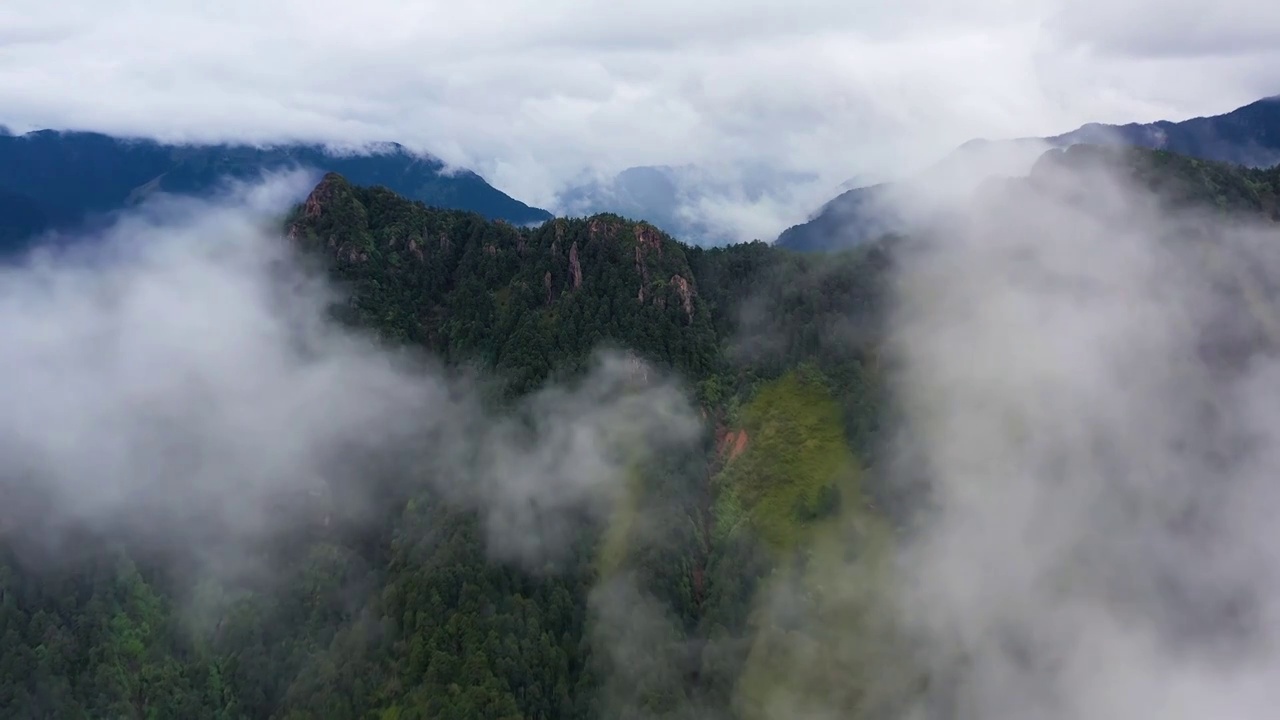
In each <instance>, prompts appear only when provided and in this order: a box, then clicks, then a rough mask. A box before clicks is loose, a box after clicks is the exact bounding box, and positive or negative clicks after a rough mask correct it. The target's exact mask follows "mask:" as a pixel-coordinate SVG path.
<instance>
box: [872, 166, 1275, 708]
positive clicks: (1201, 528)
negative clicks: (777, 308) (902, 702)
mask: <svg viewBox="0 0 1280 720" xmlns="http://www.w3.org/2000/svg"><path fill="white" fill-rule="evenodd" d="M1064 157H1065V156H1064ZM1075 157H1087V156H1075ZM1102 157H1104V156H1103V155H1097V156H1096V157H1094V159H1093V160H1088V161H1083V162H1075V161H1068V160H1067V159H1060V160H1054V159H1049V160H1046V161H1043V162H1042V165H1041V166H1040V167H1038V168H1037V171H1035V172H1033V173H1032V177H1031V179H1030V180H1027V179H1022V180H1016V181H1007V182H993V183H989V184H987V185H986V186H985V187H984V188H983V189H982V190H981V191H980V192H979V195H978V197H977V199H976V200H975V201H974V202H973V203H971V204H969V205H968V206H966V207H963V208H954V209H953V210H952V211H950V212H948V213H946V214H945V219H944V220H939V219H937V218H935V223H934V224H933V226H932V227H931V230H930V231H929V232H925V233H922V234H921V235H920V236H919V237H917V238H915V239H913V240H912V241H911V242H909V243H905V244H904V247H903V248H902V249H901V252H899V254H898V255H899V256H898V258H897V267H898V272H897V275H896V276H895V283H896V284H895V291H894V308H893V312H892V314H891V317H890V323H889V327H890V343H889V344H890V348H891V355H892V357H893V360H894V375H893V378H892V386H893V394H894V396H895V398H896V401H897V403H898V404H899V405H900V411H901V413H902V416H903V418H904V420H903V427H902V438H903V440H902V442H901V443H900V445H901V448H902V449H901V451H900V452H899V458H898V465H897V467H898V470H897V472H899V473H901V477H900V478H899V479H900V480H901V481H903V482H906V481H907V479H908V477H907V475H908V472H907V470H906V468H910V471H911V473H915V474H918V475H919V476H921V477H923V478H924V479H925V481H926V486H927V487H928V493H927V498H926V499H925V500H922V504H923V505H924V507H923V508H921V509H920V512H919V516H918V517H917V521H918V522H916V523H915V525H914V526H915V527H916V530H915V531H914V532H913V533H912V534H911V535H910V536H909V537H907V538H906V539H905V540H904V544H903V547H902V549H901V557H900V558H899V560H900V562H899V566H898V571H897V575H898V579H899V581H900V582H899V584H898V585H897V589H896V591H895V592H896V595H897V600H896V602H897V606H898V612H897V614H898V615H900V616H901V618H902V620H903V622H904V624H905V626H906V627H907V628H908V629H909V631H910V632H911V633H912V634H913V635H915V636H916V637H918V638H919V639H920V640H921V642H922V643H923V647H924V648H926V652H924V653H922V657H924V658H927V661H926V665H927V667H926V668H925V670H926V671H927V672H928V673H929V675H930V676H931V679H932V682H931V684H930V688H931V689H930V691H929V692H927V693H925V697H924V698H923V699H921V700H920V701H918V702H915V703H914V704H913V707H914V710H915V713H914V716H917V717H947V718H982V719H983V720H1004V719H1006V718H1007V719H1009V720H1013V719H1015V718H1043V719H1045V720H1080V719H1084V718H1089V719H1091V720H1093V719H1096V720H1107V719H1110V718H1115V719H1116V720H1131V719H1132V718H1137V717H1162V718H1170V719H1171V720H1179V719H1182V718H1186V719H1188V720H1190V719H1192V718H1196V719H1199V718H1209V717H1212V718H1242V719H1243V718H1264V717H1271V716H1272V715H1273V714H1274V712H1275V711H1274V708H1275V707H1276V705H1277V704H1278V703H1280V688H1277V687H1276V685H1275V683H1274V678H1275V677H1276V675H1277V672H1280V646H1278V645H1277V640H1280V637H1277V634H1276V631H1275V629H1274V628H1275V627H1276V621H1277V619H1280V618H1278V617H1277V610H1280V605H1278V604H1277V600H1280V572H1278V571H1280V559H1278V558H1280V556H1278V555H1277V554H1276V550H1277V548H1280V534H1278V532H1280V531H1278V530H1277V529H1276V524H1275V521H1274V518H1275V517H1276V512H1277V510H1280V485H1277V482H1276V480H1275V479H1276V478H1277V477H1280V455H1278V454H1277V452H1276V450H1275V448H1276V447H1280V406H1277V405H1276V403H1275V400H1276V398H1278V397H1280V364H1278V363H1277V361H1276V358H1275V353H1274V336H1273V335H1271V334H1270V330H1269V328H1270V327H1271V324H1272V323H1273V322H1274V319H1273V318H1272V316H1271V313H1272V311H1271V309H1270V304H1271V302H1272V301H1273V298H1274V291H1273V290H1272V288H1275V287H1277V284H1276V283H1277V281H1278V280H1280V257H1277V255H1276V253H1275V251H1274V248H1275V245H1274V243H1275V242H1276V240H1277V234H1276V231H1275V230H1274V229H1273V228H1271V227H1265V226H1261V225H1255V224H1251V223H1250V222H1248V221H1245V220H1237V219H1229V218H1227V217H1226V216H1224V215H1221V214H1215V213H1211V212H1210V211H1207V210H1206V211H1198V210H1194V209H1192V208H1189V207H1172V206H1170V205H1169V204H1168V203H1167V202H1164V201H1162V200H1161V199H1160V198H1157V197H1155V196H1153V195H1152V194H1151V193H1149V192H1147V191H1146V190H1145V189H1143V188H1140V187H1137V186H1136V185H1135V184H1134V182H1133V181H1132V180H1131V179H1130V178H1129V176H1128V174H1127V173H1126V172H1123V171H1117V170H1116V169H1115V167H1116V163H1112V162H1107V161H1103V160H1101V159H1099V158H1102Z"/></svg>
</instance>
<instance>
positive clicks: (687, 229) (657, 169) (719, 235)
mask: <svg viewBox="0 0 1280 720" xmlns="http://www.w3.org/2000/svg"><path fill="white" fill-rule="evenodd" d="M817 179H818V178H817V176H816V175H813V174H804V173H779V172H778V171H776V170H774V169H772V168H769V167H765V166H761V165H756V166H740V167H736V168H733V169H732V170H731V171H730V172H728V173H720V172H713V171H709V170H707V169H706V168H700V167H696V166H692V165H681V166H670V165H644V166H637V167H631V168H627V169H626V170H623V171H622V172H620V173H618V174H617V175H616V176H614V177H612V178H608V179H605V180H593V181H590V182H585V183H581V184H578V185H575V186H572V187H570V188H568V189H567V190H564V191H563V192H561V193H560V194H559V195H558V196H557V198H556V209H557V210H558V211H559V212H560V213H562V214H564V215H568V216H571V217H580V216H585V215H592V214H595V213H601V212H608V213H614V214H617V215H621V216H623V217H626V218H629V219H632V220H644V221H646V222H648V223H651V224H652V225H654V226H656V227H658V228H661V229H662V230H663V231H665V232H667V233H670V234H671V235H673V236H674V237H678V238H680V239H681V240H683V241H685V242H688V243H692V244H694V245H704V246H715V245H726V244H729V243H734V242H738V241H740V240H742V239H743V237H744V236H745V237H755V236H754V235H752V234H751V233H752V232H753V231H754V230H753V229H752V228H750V227H740V226H738V225H737V224H735V223H734V222H733V221H732V220H731V219H730V218H729V217H726V216H725V215H723V214H720V213H718V211H719V210H722V209H724V208H726V207H735V208H742V207H745V206H751V205H760V204H764V205H766V206H768V205H769V204H770V203H771V202H777V201H781V200H782V199H783V198H785V196H786V195H787V194H788V193H789V192H790V191H792V190H793V189H795V188H797V187H800V186H802V185H804V184H806V183H812V182H815V181H816V180H817Z"/></svg>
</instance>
